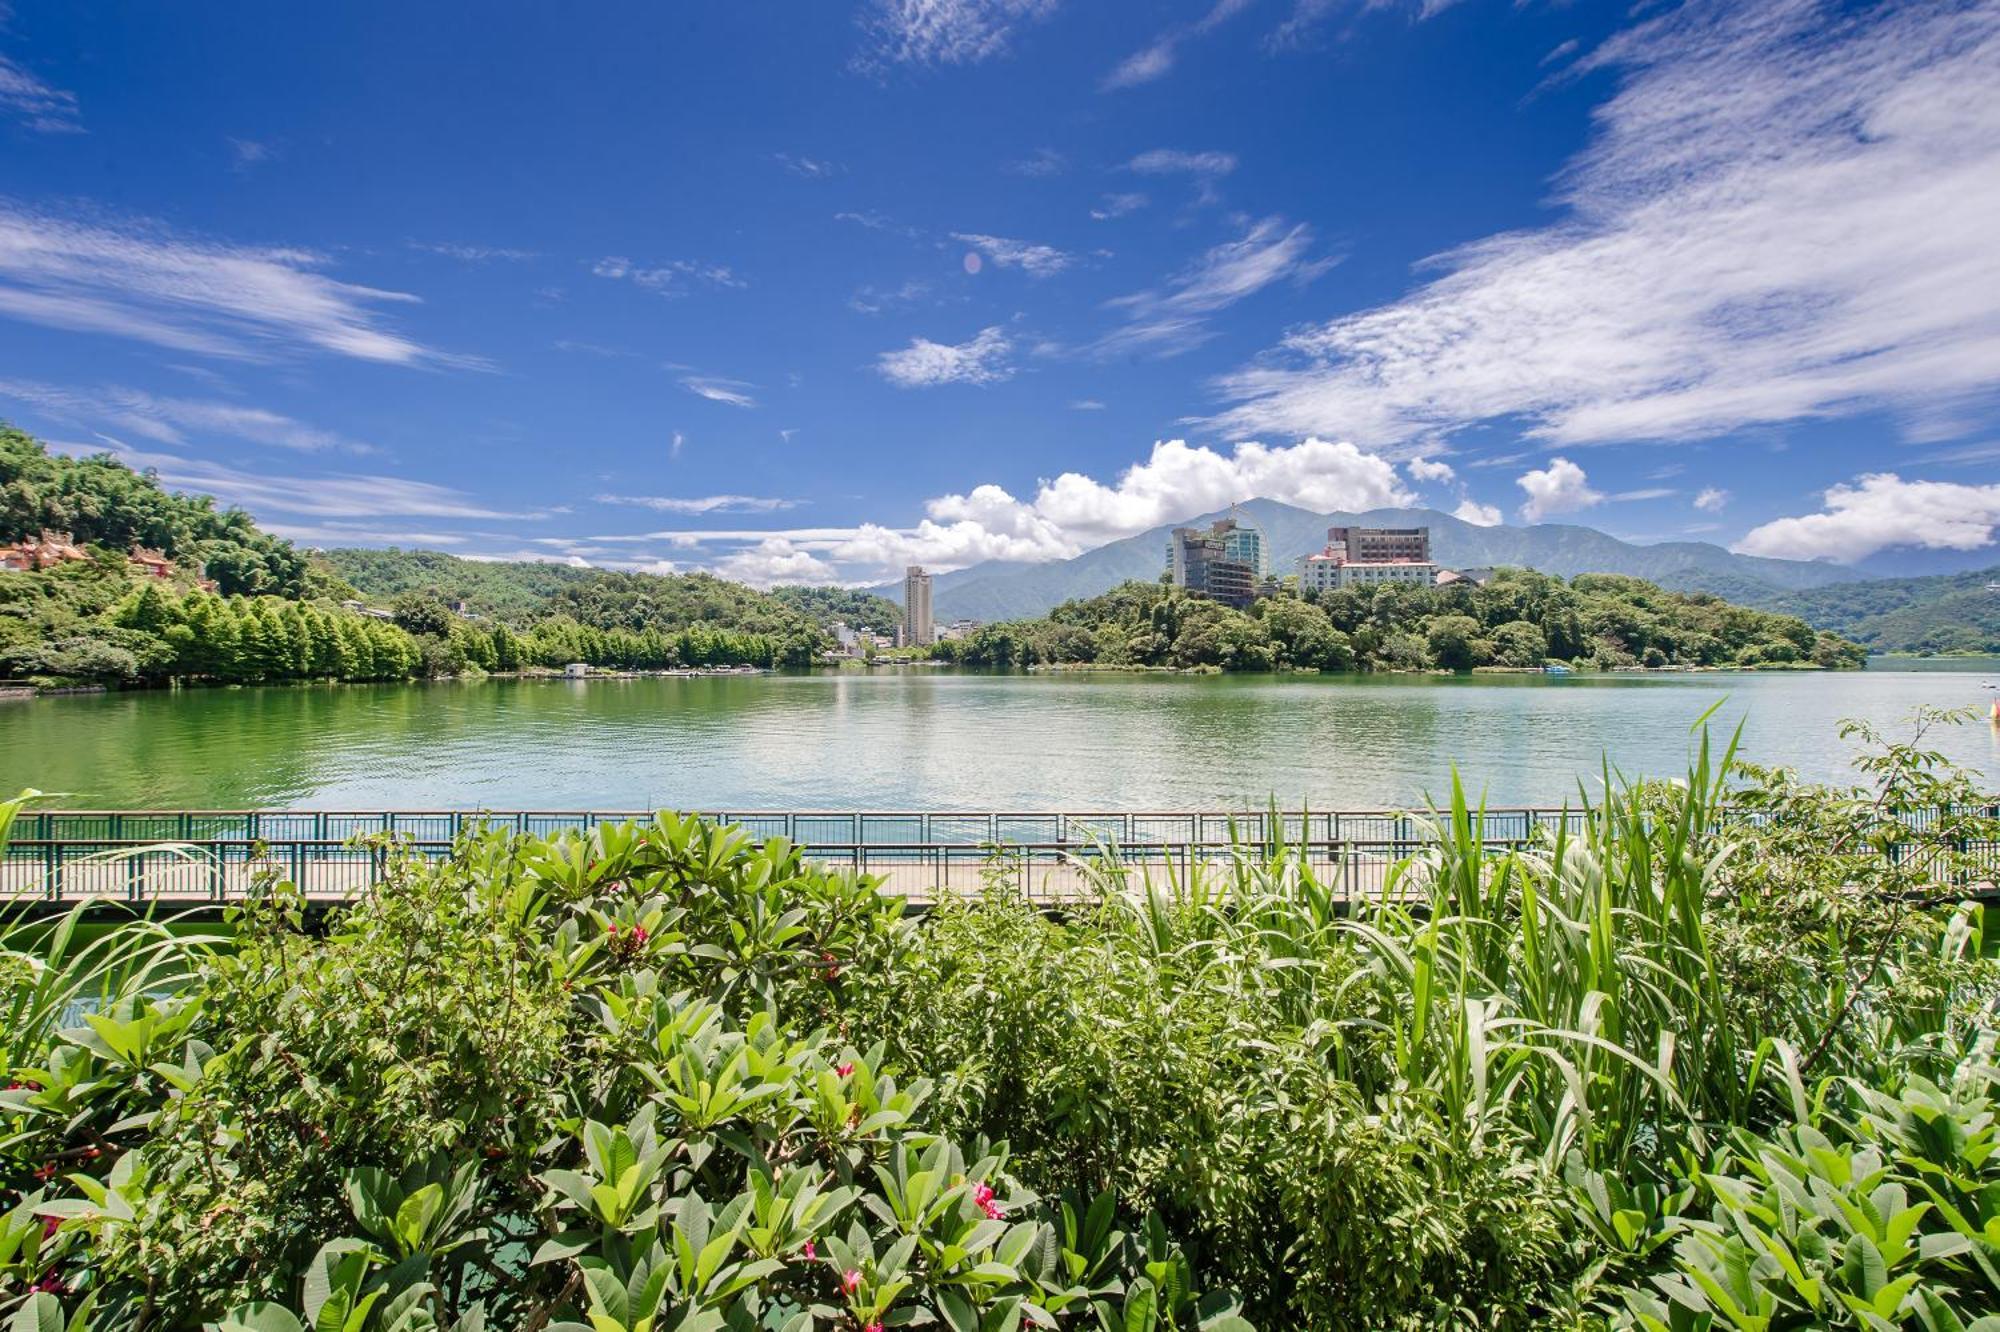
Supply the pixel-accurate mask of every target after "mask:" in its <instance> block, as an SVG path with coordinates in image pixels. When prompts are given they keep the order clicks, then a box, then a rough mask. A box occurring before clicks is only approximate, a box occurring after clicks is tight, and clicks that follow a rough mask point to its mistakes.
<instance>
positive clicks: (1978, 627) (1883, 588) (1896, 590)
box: [1771, 567, 2000, 653]
mask: <svg viewBox="0 0 2000 1332" xmlns="http://www.w3.org/2000/svg"><path fill="white" fill-rule="evenodd" d="M1997 583H2000V567H1996V568H1992V569H1986V570H1981V571H1978V572H1973V573H1955V574H1935V575H1932V576H1930V577H1926V578H1877V579H1870V580H1868V581H1867V582H1861V583H1835V584H1833V585H1831V586H1829V587H1822V588H1815V589H1813V590H1811V591H1807V592H1795V593H1792V594H1790V595H1788V596H1784V597H1781V598H1778V599H1776V600H1774V601H1773V602H1772V603H1771V604H1772V609H1774V610H1781V611H1784V612H1786V613H1787V614H1791V615H1803V616H1805V617H1806V618H1807V619H1809V620H1811V621H1812V622H1813V623H1814V624H1818V625H1824V626H1825V627H1827V628H1828V629H1831V630H1833V631H1834V632H1836V633H1840V634H1845V635H1846V636H1847V637H1849V638H1853V639H1857V640H1859V641H1860V642H1862V643H1865V644H1867V645H1868V646H1869V647H1870V648H1871V649H1873V650H1875V651H1877V652H1924V653H1930V652H1987V653H2000V591H1995V590H1994V585H1995V584H1997Z"/></svg>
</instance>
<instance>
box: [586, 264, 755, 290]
mask: <svg viewBox="0 0 2000 1332" xmlns="http://www.w3.org/2000/svg"><path fill="white" fill-rule="evenodd" d="M590 271H591V272H592V273H593V274H595V275H596V276H598V277H601V278H611V279H613V280H615V281H620V282H630V283H631V284H632V285H633V286H635V287H638V288H640V289H642V290H644V291H650V292H652V293H653V294H654V295H656V296H668V297H673V296H685V295H687V294H688V288H689V286H690V285H691V284H693V283H701V284H703V285H706V286H710V287H747V286H749V285H750V284H749V283H747V282H745V281H744V280H743V279H742V278H739V277H738V276H736V274H735V273H734V272H733V271H732V270H731V269H729V268H728V267H726V266H724V265H722V264H703V263H696V262H695V261H694V260H692V259H670V260H668V261H667V262H666V263H664V264H651V265H647V264H635V263H633V262H632V261H631V260H630V259H627V258H625V257H624V256H623V255H617V254H612V255H606V256H605V257H604V258H602V259H599V260H598V261H597V262H596V263H594V264H592V265H591V266H590Z"/></svg>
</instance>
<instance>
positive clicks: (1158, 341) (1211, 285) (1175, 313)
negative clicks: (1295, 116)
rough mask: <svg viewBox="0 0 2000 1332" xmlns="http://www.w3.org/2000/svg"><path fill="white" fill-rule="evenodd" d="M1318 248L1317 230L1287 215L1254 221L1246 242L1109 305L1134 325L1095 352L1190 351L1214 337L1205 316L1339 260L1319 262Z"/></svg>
mask: <svg viewBox="0 0 2000 1332" xmlns="http://www.w3.org/2000/svg"><path fill="white" fill-rule="evenodd" d="M1312 243H1313V233H1312V228H1311V227H1309V226H1307V225H1306V224H1305V223H1303V222H1301V223H1298V224H1296V225H1293V226H1287V225H1286V224H1285V222H1284V219H1282V218H1277V217H1267V218H1265V219H1263V220H1262V221H1260V222H1257V223H1254V224H1252V225H1251V227H1250V229H1249V230H1248V231H1246V232H1245V233H1244V234H1243V236H1242V237H1240V238H1239V239H1237V240H1233V241H1226V242H1224V243H1223V244H1221V245H1217V246H1215V247H1213V248H1212V249H1210V250H1209V251H1208V252H1207V253H1205V254H1203V255H1202V256H1201V258H1199V259H1197V260H1196V261H1195V262H1194V263H1192V264H1190V265H1189V266H1188V267H1187V268H1185V269H1183V270H1181V271H1180V272H1179V273H1177V274H1175V275H1174V276H1173V277H1172V278H1170V279H1168V281H1167V282H1166V283H1165V284H1164V285H1163V286H1160V287H1155V288H1151V289H1149V290H1146V291H1139V292H1134V293H1132V294H1131V295H1129V296H1120V297H1117V298H1116V299H1114V300H1111V301H1107V302H1106V305H1107V306H1109V307H1110V308H1112V309H1115V310H1118V311H1120V312H1122V313H1123V314H1124V315H1125V317H1126V319H1127V321H1128V322H1127V323H1126V325H1125V326H1124V327H1123V328H1120V329H1117V330H1115V331H1113V332H1112V333H1110V334H1108V335H1106V336H1105V337H1103V338H1100V339H1099V340H1098V341H1097V343H1096V350H1097V351H1098V353H1099V354H1101V355H1106V356H1129V355H1135V354H1147V355H1156V356H1171V355H1175V354H1177V353H1180V352H1184V351H1187V350H1188V349H1189V348H1191V347H1194V346H1196V345H1198V344H1199V343H1201V342H1202V341H1204V340H1205V339H1206V338H1207V337H1208V336H1209V333H1208V328H1207V322H1206V320H1207V316H1209V315H1211V314H1213V313H1214V312H1216V311H1217V310H1220V309H1223V308H1224V307H1226V306H1229V305H1233V304H1235V303H1236V302H1237V301H1240V300H1242V299H1243V298H1244V297H1246V296H1249V295H1252V294H1253V293H1255V292H1259V291H1262V290H1263V289H1264V288H1266V287H1268V286H1270V285H1271V284H1272V283H1274V282H1284V281H1289V282H1293V283H1297V284H1304V283H1307V282H1310V281H1312V280H1313V279H1314V278H1316V277H1318V276H1319V275H1320V274H1322V273H1324V272H1326V270H1327V269H1329V268H1331V267H1332V266H1333V265H1334V264H1335V263H1336V262H1337V260H1334V259H1330V258H1317V259H1316V258H1313V257H1312V256H1311V253H1310V252H1311V249H1312Z"/></svg>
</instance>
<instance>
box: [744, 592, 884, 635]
mask: <svg viewBox="0 0 2000 1332" xmlns="http://www.w3.org/2000/svg"><path fill="white" fill-rule="evenodd" d="M771 597H772V598H773V599H774V600H776V601H782V602H783V603H784V604H785V605H787V606H790V607H792V608H793V609H794V610H797V611H799V612H801V613H802V614H805V615H810V616H811V617H812V618H813V620H814V621H815V622H816V623H818V624H820V625H822V626H831V625H832V624H833V623H834V622H835V621H836V620H837V621H840V622H841V623H843V624H845V625H847V626H848V627H849V628H850V629H872V630H874V631H875V632H876V633H878V634H887V633H893V632H895V629H896V626H897V625H899V624H901V623H902V622H903V608H902V607H901V606H900V605H898V604H897V603H896V602H893V601H891V600H889V598H887V597H884V596H878V595H876V594H875V593H873V592H868V591H864V590H863V589H861V588H853V587H799V586H790V587H774V588H772V589H771Z"/></svg>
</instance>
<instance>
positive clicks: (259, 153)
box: [229, 138, 278, 171]
mask: <svg viewBox="0 0 2000 1332" xmlns="http://www.w3.org/2000/svg"><path fill="white" fill-rule="evenodd" d="M229 151H230V153H231V154H232V155H233V157H234V159H235V160H234V161H233V162H232V163H231V165H232V166H233V167H234V168H235V169H236V170H238V171H248V170H249V169H250V168H251V167H254V166H257V165H260V164H261V163H264V162H269V161H273V160H275V159H276V158H277V156H278V149H277V146H276V145H275V144H269V143H263V142H260V141H258V140H256V139H237V138H231V139H230V140H229Z"/></svg>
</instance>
